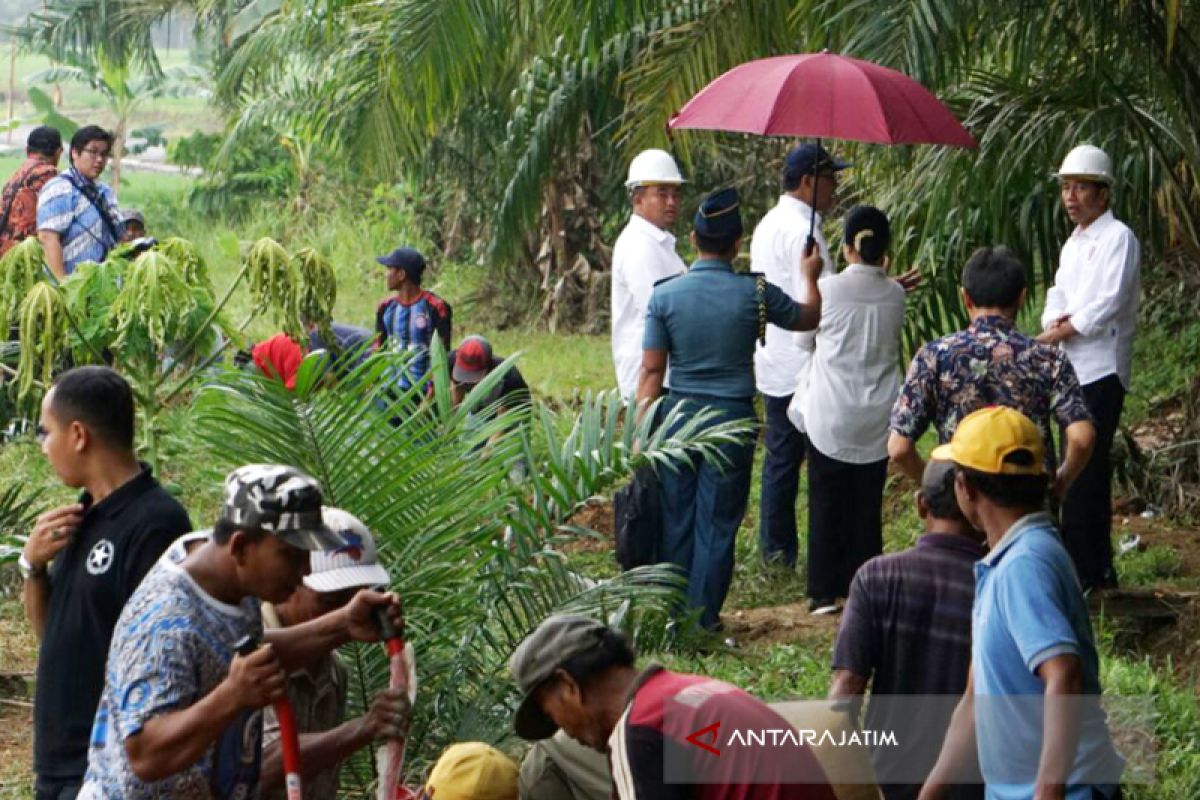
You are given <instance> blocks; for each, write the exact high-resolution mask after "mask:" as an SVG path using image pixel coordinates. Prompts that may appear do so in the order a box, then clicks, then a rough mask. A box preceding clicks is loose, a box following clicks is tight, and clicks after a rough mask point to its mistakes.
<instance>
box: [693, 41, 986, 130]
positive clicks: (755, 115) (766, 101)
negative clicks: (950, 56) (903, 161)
mask: <svg viewBox="0 0 1200 800" xmlns="http://www.w3.org/2000/svg"><path fill="white" fill-rule="evenodd" d="M670 127H671V128H672V129H678V128H700V129H704V130H718V131H735V132H740V133H757V134H760V135H763V136H813V137H817V138H821V139H848V140H851V141H858V142H874V143H877V144H945V145H953V146H955V147H975V140H974V139H972V138H971V135H970V134H969V133H967V131H966V130H965V129H964V128H963V126H962V125H961V124H960V123H959V121H958V120H957V119H955V117H954V114H952V113H951V112H950V109H948V108H946V107H945V106H944V105H942V103H941V101H940V100H938V99H937V98H936V97H934V96H933V94H932V93H931V92H930V91H929V90H928V89H926V88H925V87H924V86H922V85H921V84H919V83H917V82H916V81H915V80H913V79H912V78H910V77H908V76H907V75H904V74H903V73H900V72H897V71H895V70H893V69H888V68H886V67H881V66H879V65H878V64H872V63H870V62H869V61H861V60H859V59H857V58H850V57H848V56H839V55H835V54H833V53H810V54H805V55H795V56H776V57H774V58H763V59H759V60H757V61H750V62H747V63H745V64H741V65H740V66H737V67H734V68H733V69H731V70H729V71H728V72H726V73H725V74H724V75H722V76H720V77H719V78H717V79H716V80H714V81H713V82H712V83H710V84H708V86H705V87H704V88H703V89H701V90H700V92H699V93H698V94H697V95H696V96H695V97H693V98H692V99H691V100H689V101H688V104H687V105H686V106H684V107H683V110H682V111H680V112H679V113H678V114H677V115H676V116H675V117H674V118H673V119H672V120H671V122H670Z"/></svg>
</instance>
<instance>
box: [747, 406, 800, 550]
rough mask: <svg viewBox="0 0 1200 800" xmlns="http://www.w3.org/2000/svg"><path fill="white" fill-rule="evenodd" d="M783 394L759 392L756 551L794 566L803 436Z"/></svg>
mask: <svg viewBox="0 0 1200 800" xmlns="http://www.w3.org/2000/svg"><path fill="white" fill-rule="evenodd" d="M791 402H792V397H791V395H788V396H787V397H771V396H770V395H763V406H764V407H765V408H766V412H767V413H766V416H767V424H766V425H765V426H764V427H765V430H764V431H763V444H764V445H765V448H766V452H765V453H764V455H763V466H762V491H761V493H760V494H759V509H758V552H759V553H760V554H762V558H763V561H777V562H779V563H781V564H785V565H787V566H789V567H795V566H796V549H797V541H798V539H797V535H796V491H797V487H799V485H800V464H801V463H803V461H804V449H805V446H806V441H807V440H806V439H805V437H804V434H803V433H801V432H800V431H798V430H796V426H795V425H793V424H792V421H791V420H790V419H788V415H787V409H788V405H790V404H791Z"/></svg>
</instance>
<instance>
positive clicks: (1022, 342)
mask: <svg viewBox="0 0 1200 800" xmlns="http://www.w3.org/2000/svg"><path fill="white" fill-rule="evenodd" d="M986 406H1008V407H1010V408H1015V409H1017V410H1018V411H1020V412H1021V413H1022V414H1024V415H1025V416H1027V417H1029V418H1030V419H1031V420H1033V421H1034V423H1035V424H1036V425H1037V426H1038V428H1039V429H1040V430H1041V431H1042V436H1043V438H1044V439H1045V441H1046V445H1047V447H1046V453H1047V455H1048V456H1049V455H1050V453H1051V447H1050V443H1051V438H1050V418H1051V416H1053V417H1054V419H1056V420H1058V424H1059V425H1061V426H1062V427H1064V428H1065V427H1067V426H1068V425H1070V424H1072V423H1074V422H1080V421H1084V420H1090V419H1091V415H1090V414H1089V413H1088V410H1087V405H1086V404H1085V403H1084V399H1083V390H1082V389H1081V388H1080V387H1079V379H1078V378H1076V377H1075V370H1074V369H1073V368H1072V367H1071V362H1070V361H1068V360H1067V357H1066V356H1065V355H1063V353H1062V351H1060V350H1059V349H1058V348H1056V347H1051V346H1049V345H1044V344H1039V343H1038V342H1036V341H1034V340H1033V339H1031V338H1030V337H1028V336H1026V335H1025V334H1023V333H1021V332H1020V331H1018V330H1017V328H1016V326H1015V325H1014V324H1013V322H1012V320H1009V319H1007V318H1005V317H998V316H997V317H980V318H979V319H977V320H975V321H974V322H972V323H971V325H970V327H969V328H967V329H966V330H965V331H959V332H957V333H952V334H950V335H949V336H943V337H942V338H940V339H936V340H934V341H932V342H929V343H928V344H926V345H925V346H924V347H922V348H921V349H920V350H919V351H917V354H916V355H915V356H913V360H912V364H910V365H909V368H908V375H907V376H906V377H905V379H904V387H903V388H902V389H901V390H900V397H899V398H898V399H897V400H896V405H895V406H894V407H893V408H892V417H891V421H890V423H889V426H890V428H891V430H892V431H893V432H895V433H898V434H900V435H901V436H905V437H907V438H909V439H912V440H914V441H915V440H917V439H919V438H921V434H923V433H925V430H926V428H928V427H929V426H930V424H932V425H934V426H935V427H936V428H937V433H938V441H939V442H948V441H950V437H951V436H953V435H954V430H955V428H957V427H958V423H959V421H960V420H961V419H962V418H963V417H965V416H966V415H968V414H970V413H971V412H972V411H975V410H977V409H980V408H984V407H986Z"/></svg>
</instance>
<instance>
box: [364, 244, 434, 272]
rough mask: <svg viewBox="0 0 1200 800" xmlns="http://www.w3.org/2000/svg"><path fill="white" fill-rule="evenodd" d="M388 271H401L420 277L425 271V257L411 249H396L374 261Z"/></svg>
mask: <svg viewBox="0 0 1200 800" xmlns="http://www.w3.org/2000/svg"><path fill="white" fill-rule="evenodd" d="M375 260H376V261H378V262H379V263H380V264H382V265H383V266H385V267H387V268H388V269H402V270H404V271H405V272H408V273H416V274H417V275H420V274H421V273H422V272H424V271H425V257H424V256H422V255H421V254H420V253H418V252H417V251H416V250H414V249H412V248H411V247H397V248H396V249H395V250H393V251H392V252H390V253H388V254H387V255H386V256H379V257H377V258H376V259H375Z"/></svg>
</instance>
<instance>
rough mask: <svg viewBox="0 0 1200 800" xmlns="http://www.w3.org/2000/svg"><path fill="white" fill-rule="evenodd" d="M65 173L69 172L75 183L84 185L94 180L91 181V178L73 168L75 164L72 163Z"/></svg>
mask: <svg viewBox="0 0 1200 800" xmlns="http://www.w3.org/2000/svg"><path fill="white" fill-rule="evenodd" d="M67 173H68V174H70V175H71V176H73V177H74V178H75V181H76V182H77V183H80V184H82V185H84V186H86V185H88V184H93V183H95V181H93V180H92V179H91V178H88V177H87V176H86V175H84V174H83V173H82V172H80V171H79V170H77V169H75V165H73V164H72V165H71V167H70V169H68V170H67Z"/></svg>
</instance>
